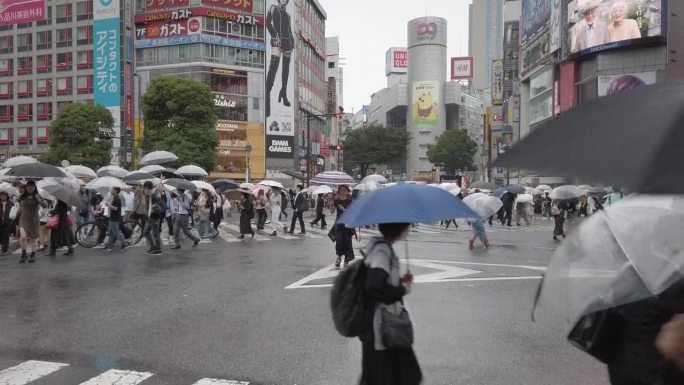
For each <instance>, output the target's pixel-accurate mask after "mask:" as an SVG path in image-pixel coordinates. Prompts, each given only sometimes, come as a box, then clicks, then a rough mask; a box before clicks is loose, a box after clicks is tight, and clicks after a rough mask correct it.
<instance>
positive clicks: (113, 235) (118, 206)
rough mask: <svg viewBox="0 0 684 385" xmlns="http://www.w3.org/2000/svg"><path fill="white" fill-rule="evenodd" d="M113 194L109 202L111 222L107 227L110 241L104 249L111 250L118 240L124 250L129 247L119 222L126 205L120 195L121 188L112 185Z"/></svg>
mask: <svg viewBox="0 0 684 385" xmlns="http://www.w3.org/2000/svg"><path fill="white" fill-rule="evenodd" d="M111 194H112V199H111V201H110V202H109V203H108V204H107V207H109V223H108V229H107V230H108V231H107V233H108V234H109V241H108V242H107V244H106V245H105V246H104V249H105V250H111V249H112V247H113V246H114V244H116V241H119V243H120V244H121V246H120V249H119V250H120V251H123V250H125V249H126V247H128V243H127V242H126V238H124V235H123V234H122V233H121V229H120V228H119V224H120V223H121V219H122V218H123V210H124V207H125V206H124V203H123V202H122V200H121V196H120V194H121V188H119V187H112V193H111Z"/></svg>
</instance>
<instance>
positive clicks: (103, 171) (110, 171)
mask: <svg viewBox="0 0 684 385" xmlns="http://www.w3.org/2000/svg"><path fill="white" fill-rule="evenodd" d="M128 174H130V173H129V172H128V171H127V170H125V169H123V168H121V167H119V166H104V167H100V168H99V169H97V176H112V177H114V178H119V179H123V178H124V177H125V176H126V175H128Z"/></svg>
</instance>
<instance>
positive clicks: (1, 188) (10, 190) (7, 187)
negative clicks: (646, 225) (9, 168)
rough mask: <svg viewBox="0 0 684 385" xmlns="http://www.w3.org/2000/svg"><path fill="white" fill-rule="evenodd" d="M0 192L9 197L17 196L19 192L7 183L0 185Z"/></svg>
mask: <svg viewBox="0 0 684 385" xmlns="http://www.w3.org/2000/svg"><path fill="white" fill-rule="evenodd" d="M0 191H4V192H6V193H7V195H9V196H19V190H18V189H17V188H16V187H14V186H12V185H11V184H9V183H0Z"/></svg>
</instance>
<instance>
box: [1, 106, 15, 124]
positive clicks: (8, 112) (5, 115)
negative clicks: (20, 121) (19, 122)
mask: <svg viewBox="0 0 684 385" xmlns="http://www.w3.org/2000/svg"><path fill="white" fill-rule="evenodd" d="M13 120H14V106H12V105H11V104H8V105H4V106H0V122H11V121H13Z"/></svg>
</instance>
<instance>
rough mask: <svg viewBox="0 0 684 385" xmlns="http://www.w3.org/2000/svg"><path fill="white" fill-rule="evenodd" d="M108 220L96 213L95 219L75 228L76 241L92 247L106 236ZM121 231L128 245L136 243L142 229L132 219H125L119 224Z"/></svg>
mask: <svg viewBox="0 0 684 385" xmlns="http://www.w3.org/2000/svg"><path fill="white" fill-rule="evenodd" d="M107 225H108V221H107V218H105V217H104V216H101V215H98V216H96V217H95V220H93V221H90V222H86V223H84V224H82V225H80V226H78V227H77V228H76V242H78V244H79V245H80V246H81V247H85V248H87V249H90V248H93V247H95V246H97V245H99V244H101V243H102V242H104V241H105V239H106V238H107V232H108V229H107V227H108V226H107ZM121 232H122V233H123V235H124V237H125V238H126V240H127V241H128V243H129V244H130V245H136V244H138V242H140V240H141V239H142V237H143V229H142V226H140V223H138V222H137V221H133V220H125V221H123V223H122V224H121Z"/></svg>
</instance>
